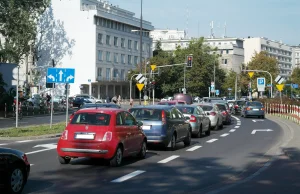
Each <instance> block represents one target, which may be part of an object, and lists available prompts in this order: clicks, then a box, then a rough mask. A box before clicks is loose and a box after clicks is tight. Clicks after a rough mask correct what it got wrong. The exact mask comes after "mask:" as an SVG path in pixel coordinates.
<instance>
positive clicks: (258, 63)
mask: <svg viewBox="0 0 300 194" xmlns="http://www.w3.org/2000/svg"><path fill="white" fill-rule="evenodd" d="M246 69H248V70H263V71H268V72H269V73H270V74H271V75H272V78H273V85H274V82H275V78H276V76H277V75H279V67H278V61H277V59H276V58H274V57H270V56H269V55H268V52H265V51H263V52H260V53H255V55H254V56H253V57H252V59H251V61H250V62H249V63H248V64H247V65H246ZM258 77H265V78H266V84H269V83H271V80H270V76H269V74H268V73H260V72H254V75H253V77H252V78H251V82H252V84H251V85H252V92H255V91H256V90H257V86H256V85H257V84H256V80H257V78H258ZM249 83H250V78H249V75H248V72H245V73H243V74H242V75H241V80H240V84H241V88H242V90H243V91H245V90H247V87H248V84H249Z"/></svg>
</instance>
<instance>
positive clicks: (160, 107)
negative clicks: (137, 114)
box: [130, 101, 174, 110]
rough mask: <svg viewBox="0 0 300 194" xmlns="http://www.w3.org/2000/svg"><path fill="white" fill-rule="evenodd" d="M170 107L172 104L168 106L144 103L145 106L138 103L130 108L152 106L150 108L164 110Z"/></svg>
mask: <svg viewBox="0 0 300 194" xmlns="http://www.w3.org/2000/svg"><path fill="white" fill-rule="evenodd" d="M168 102H169V101H168ZM172 107H174V106H169V105H146V106H145V105H139V106H134V107H132V108H130V109H133V108H152V109H161V110H164V109H171V108H172Z"/></svg>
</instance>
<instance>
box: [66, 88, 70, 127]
mask: <svg viewBox="0 0 300 194" xmlns="http://www.w3.org/2000/svg"><path fill="white" fill-rule="evenodd" d="M66 91H67V92H66V126H67V125H68V119H69V118H68V116H69V97H68V94H69V92H68V91H69V84H66Z"/></svg>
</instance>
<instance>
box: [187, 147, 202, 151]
mask: <svg viewBox="0 0 300 194" xmlns="http://www.w3.org/2000/svg"><path fill="white" fill-rule="evenodd" d="M201 147H202V146H194V147H191V148H190V149H187V150H186V151H187V152H192V151H195V150H196V149H199V148H201Z"/></svg>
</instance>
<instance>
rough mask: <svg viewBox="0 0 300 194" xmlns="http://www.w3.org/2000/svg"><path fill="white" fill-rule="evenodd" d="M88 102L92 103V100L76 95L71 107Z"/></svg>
mask: <svg viewBox="0 0 300 194" xmlns="http://www.w3.org/2000/svg"><path fill="white" fill-rule="evenodd" d="M88 103H92V101H90V100H89V99H86V98H82V97H76V98H75V99H74V101H73V107H78V108H80V107H81V106H83V105H85V104H88Z"/></svg>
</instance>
